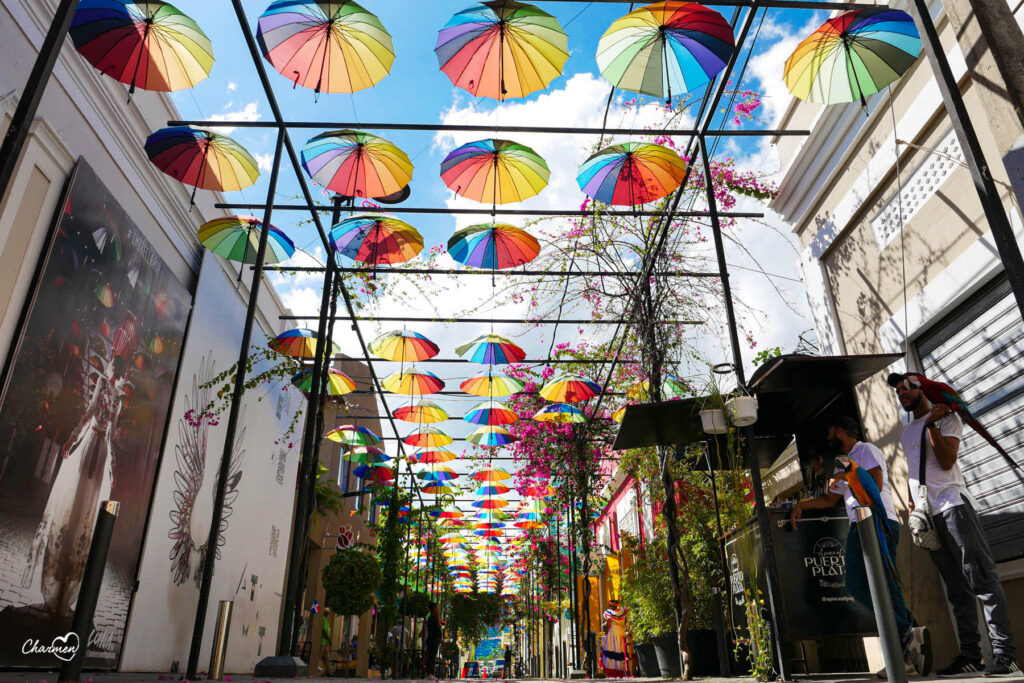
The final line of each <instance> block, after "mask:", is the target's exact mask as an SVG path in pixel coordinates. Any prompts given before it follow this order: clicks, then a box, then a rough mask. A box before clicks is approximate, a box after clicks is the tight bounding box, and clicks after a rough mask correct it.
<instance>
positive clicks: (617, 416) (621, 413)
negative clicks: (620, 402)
mask: <svg viewBox="0 0 1024 683" xmlns="http://www.w3.org/2000/svg"><path fill="white" fill-rule="evenodd" d="M625 417H626V406H622V407H621V408H619V409H618V410H616V411H615V412H614V413H612V419H613V420H615V421H616V422H618V423H619V424H622V420H624V419H625Z"/></svg>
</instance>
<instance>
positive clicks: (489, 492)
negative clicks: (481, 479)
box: [476, 482, 512, 496]
mask: <svg viewBox="0 0 1024 683" xmlns="http://www.w3.org/2000/svg"><path fill="white" fill-rule="evenodd" d="M511 490H512V489H511V488H509V487H508V486H505V485H504V484H501V483H499V482H490V483H488V484H487V485H485V486H479V487H477V489H476V495H478V496H500V495H502V494H503V493H508V492H509V491H511Z"/></svg>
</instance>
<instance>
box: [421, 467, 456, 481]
mask: <svg viewBox="0 0 1024 683" xmlns="http://www.w3.org/2000/svg"><path fill="white" fill-rule="evenodd" d="M416 476H417V477H418V478H420V479H423V480H424V481H438V482H443V481H451V480H452V479H458V478H459V475H458V474H456V473H455V470H452V469H450V468H448V467H445V466H444V465H432V466H431V467H430V468H429V469H425V470H420V471H419V472H416Z"/></svg>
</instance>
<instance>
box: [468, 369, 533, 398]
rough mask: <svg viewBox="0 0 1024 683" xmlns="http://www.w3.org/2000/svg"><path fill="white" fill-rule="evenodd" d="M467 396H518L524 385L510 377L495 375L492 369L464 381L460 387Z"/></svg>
mask: <svg viewBox="0 0 1024 683" xmlns="http://www.w3.org/2000/svg"><path fill="white" fill-rule="evenodd" d="M459 388H460V389H462V390H463V391H464V392H466V393H467V394H472V395H473V396H484V397H488V398H489V397H492V396H493V397H496V398H497V397H501V396H511V395H512V394H518V393H519V392H520V391H522V390H523V383H522V382H520V381H519V380H517V379H515V378H513V377H509V376H508V375H495V374H494V373H493V372H492V371H491V370H490V369H487V370H486V371H484V372H481V373H479V374H476V375H473V376H472V377H470V378H469V379H466V380H463V382H462V384H460V385H459Z"/></svg>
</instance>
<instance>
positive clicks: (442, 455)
mask: <svg viewBox="0 0 1024 683" xmlns="http://www.w3.org/2000/svg"><path fill="white" fill-rule="evenodd" d="M455 458H456V455H455V454H454V453H452V452H451V451H446V450H444V449H441V448H432V449H428V450H423V451H416V452H415V453H413V454H412V455H411V456H410V457H409V459H410V460H412V461H413V462H416V463H425V464H434V463H441V462H451V461H452V460H455Z"/></svg>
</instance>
